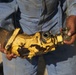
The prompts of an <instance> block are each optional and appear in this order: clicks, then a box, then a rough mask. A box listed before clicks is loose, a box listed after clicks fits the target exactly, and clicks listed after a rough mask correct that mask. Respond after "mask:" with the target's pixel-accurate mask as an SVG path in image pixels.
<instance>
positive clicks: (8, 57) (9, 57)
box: [0, 44, 17, 60]
mask: <svg viewBox="0 0 76 75" xmlns="http://www.w3.org/2000/svg"><path fill="white" fill-rule="evenodd" d="M0 52H2V53H4V54H5V55H6V58H7V59H8V60H12V58H16V57H17V56H16V55H15V54H13V53H11V54H8V53H7V52H6V49H4V48H3V45H1V44H0Z"/></svg>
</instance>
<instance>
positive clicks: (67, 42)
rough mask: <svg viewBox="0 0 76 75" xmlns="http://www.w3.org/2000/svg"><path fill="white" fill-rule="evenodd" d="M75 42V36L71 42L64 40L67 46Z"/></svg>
mask: <svg viewBox="0 0 76 75" xmlns="http://www.w3.org/2000/svg"><path fill="white" fill-rule="evenodd" d="M74 41H75V35H73V36H72V38H71V40H70V41H66V40H64V43H65V44H73V43H74Z"/></svg>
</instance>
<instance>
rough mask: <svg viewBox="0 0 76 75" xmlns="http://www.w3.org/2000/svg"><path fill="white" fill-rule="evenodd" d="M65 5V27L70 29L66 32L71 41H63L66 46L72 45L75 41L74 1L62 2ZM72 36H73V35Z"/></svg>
mask: <svg viewBox="0 0 76 75" xmlns="http://www.w3.org/2000/svg"><path fill="white" fill-rule="evenodd" d="M64 1H65V2H64V3H66V5H64V3H63V6H64V7H66V15H67V18H66V26H67V27H68V28H69V29H70V30H69V32H68V36H71V37H72V39H71V40H70V41H64V43H66V44H72V43H73V42H74V41H75V34H74V33H75V32H76V0H64ZM73 34H74V35H73Z"/></svg>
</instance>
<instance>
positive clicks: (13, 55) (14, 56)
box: [6, 53, 17, 60]
mask: <svg viewBox="0 0 76 75" xmlns="http://www.w3.org/2000/svg"><path fill="white" fill-rule="evenodd" d="M16 57H17V56H16V55H15V54H13V53H12V54H6V58H7V59H8V60H12V58H16Z"/></svg>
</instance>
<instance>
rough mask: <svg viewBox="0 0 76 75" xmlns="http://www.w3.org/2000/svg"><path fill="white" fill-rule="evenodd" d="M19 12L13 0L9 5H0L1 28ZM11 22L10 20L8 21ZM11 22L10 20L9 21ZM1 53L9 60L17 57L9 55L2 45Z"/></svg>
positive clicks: (0, 46) (0, 45) (0, 47)
mask: <svg viewBox="0 0 76 75" xmlns="http://www.w3.org/2000/svg"><path fill="white" fill-rule="evenodd" d="M16 10H17V4H16V1H15V0H13V1H11V2H8V3H6V2H5V3H4V2H2V3H0V26H1V25H3V23H4V22H5V21H6V19H7V18H8V17H9V16H10V15H11V14H13V13H14V12H15V11H16ZM8 20H9V19H8ZM9 21H10V20H9ZM0 51H1V52H2V53H5V54H6V57H7V59H9V60H11V59H12V58H14V57H16V56H14V54H10V55H8V54H7V53H6V50H5V49H4V48H3V46H2V44H0Z"/></svg>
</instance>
